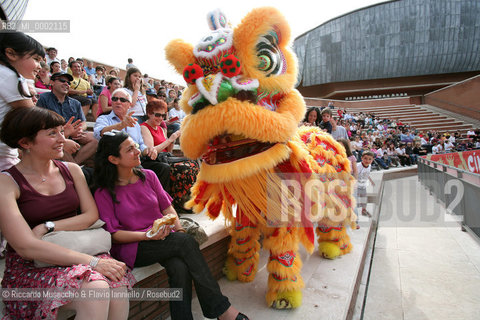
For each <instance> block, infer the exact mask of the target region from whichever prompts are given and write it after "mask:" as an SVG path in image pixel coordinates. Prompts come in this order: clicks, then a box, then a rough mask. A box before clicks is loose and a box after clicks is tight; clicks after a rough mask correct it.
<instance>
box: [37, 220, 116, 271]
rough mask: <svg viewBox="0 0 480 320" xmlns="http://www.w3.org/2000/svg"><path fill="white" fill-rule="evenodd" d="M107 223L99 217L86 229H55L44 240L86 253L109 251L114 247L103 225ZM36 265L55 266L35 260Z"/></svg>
mask: <svg viewBox="0 0 480 320" xmlns="http://www.w3.org/2000/svg"><path fill="white" fill-rule="evenodd" d="M104 224H105V222H103V221H102V220H100V219H98V220H97V221H95V223H94V224H92V225H91V226H90V227H88V228H87V229H85V230H78V231H53V232H50V233H47V234H45V235H44V236H43V237H42V240H44V241H48V242H51V243H55V244H58V245H59V246H62V247H64V248H67V249H70V250H73V251H77V252H81V253H86V254H89V255H92V256H95V255H98V254H100V253H108V252H109V251H110V248H111V247H112V236H111V235H110V232H108V231H105V230H104V229H103V228H102V226H103V225H104ZM34 263H35V267H37V268H44V267H51V266H55V265H53V264H49V263H45V262H42V261H37V260H35V261H34Z"/></svg>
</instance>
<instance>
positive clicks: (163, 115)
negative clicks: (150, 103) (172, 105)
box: [153, 113, 167, 119]
mask: <svg viewBox="0 0 480 320" xmlns="http://www.w3.org/2000/svg"><path fill="white" fill-rule="evenodd" d="M153 115H154V116H155V117H157V118H160V117H162V118H163V119H167V114H166V113H154V114H153Z"/></svg>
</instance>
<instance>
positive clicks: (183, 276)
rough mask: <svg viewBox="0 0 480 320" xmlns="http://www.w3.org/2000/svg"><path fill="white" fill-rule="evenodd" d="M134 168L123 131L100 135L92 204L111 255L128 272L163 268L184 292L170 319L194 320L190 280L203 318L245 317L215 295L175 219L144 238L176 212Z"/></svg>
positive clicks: (134, 152) (153, 179)
mask: <svg viewBox="0 0 480 320" xmlns="http://www.w3.org/2000/svg"><path fill="white" fill-rule="evenodd" d="M139 166H140V150H138V149H137V145H136V144H135V142H134V141H133V140H132V138H130V137H129V136H128V134H127V133H126V132H124V131H109V132H105V133H104V134H103V137H102V138H101V139H100V141H99V143H98V149H97V153H96V155H95V174H94V179H95V183H96V186H97V187H98V189H97V191H96V192H95V201H96V202H97V206H98V210H99V213H100V217H101V218H102V220H103V221H105V226H104V228H105V229H106V230H107V231H109V232H110V233H111V234H112V239H113V242H114V245H113V246H112V250H111V253H112V255H113V256H114V257H117V258H118V259H120V260H123V261H124V262H125V263H126V264H127V265H128V266H129V267H131V268H133V267H143V266H147V265H151V264H154V263H160V264H161V265H163V266H164V267H165V269H166V271H167V274H168V282H169V284H170V288H182V289H183V297H182V298H183V299H182V300H181V301H170V311H171V318H172V319H173V320H177V319H182V320H184V319H186V320H188V319H193V317H192V311H191V300H192V281H193V283H194V284H195V291H196V293H197V297H198V300H199V302H200V305H201V307H202V311H203V313H204V315H205V316H206V317H207V318H217V317H218V318H220V319H237V320H242V319H248V318H247V317H246V316H244V315H242V314H240V313H239V312H238V311H237V310H236V309H235V308H233V307H232V306H231V304H230V302H229V301H228V298H227V297H225V296H224V295H223V294H222V293H221V292H220V288H219V286H218V284H217V281H216V280H215V279H214V278H213V276H212V274H211V272H210V269H209V268H208V265H207V263H206V261H205V258H204V257H203V255H202V253H201V252H200V249H199V247H198V243H197V242H196V241H195V239H194V238H193V237H192V236H190V235H189V234H187V233H185V230H184V229H182V227H181V225H180V222H179V220H178V218H177V219H176V220H175V223H174V225H173V230H172V229H171V228H169V227H167V228H163V229H160V231H159V232H158V233H157V234H156V235H153V236H152V237H148V236H147V231H148V230H149V229H150V228H151V227H152V224H153V222H154V221H155V220H156V219H158V218H161V217H162V216H163V215H166V214H174V215H177V213H176V211H175V209H173V207H172V205H171V198H170V196H169V195H168V194H167V193H166V192H165V191H164V190H163V188H162V186H161V184H160V182H159V181H158V178H157V176H156V175H155V174H154V173H153V172H152V171H150V170H144V169H141V168H139Z"/></svg>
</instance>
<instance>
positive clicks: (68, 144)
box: [63, 139, 80, 154]
mask: <svg viewBox="0 0 480 320" xmlns="http://www.w3.org/2000/svg"><path fill="white" fill-rule="evenodd" d="M79 149H80V145H79V144H78V143H76V142H75V141H73V140H70V139H66V140H65V142H64V143H63V151H65V152H66V153H68V154H74V153H75V152H77V151H78V150H79Z"/></svg>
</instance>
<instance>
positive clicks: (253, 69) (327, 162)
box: [166, 8, 355, 309]
mask: <svg viewBox="0 0 480 320" xmlns="http://www.w3.org/2000/svg"><path fill="white" fill-rule="evenodd" d="M207 20H208V23H209V25H210V29H211V31H210V33H208V34H206V35H205V36H204V37H203V38H202V39H201V41H200V42H199V43H198V44H197V45H196V46H193V45H191V44H188V43H185V42H184V41H182V40H172V41H171V42H170V43H169V44H168V45H167V47H166V56H167V59H168V60H169V62H170V63H171V64H172V65H173V66H174V68H175V69H176V70H177V72H179V73H181V74H183V76H184V78H185V80H186V81H187V83H188V84H189V85H188V88H187V89H186V90H185V92H184V94H183V96H182V100H181V101H180V103H181V105H182V107H183V109H184V110H185V111H186V113H187V114H188V115H187V117H186V118H185V119H184V121H183V123H182V135H181V140H180V144H181V147H182V150H183V152H184V154H185V155H186V156H187V157H189V158H192V159H198V158H202V160H203V161H202V165H201V168H200V172H199V174H198V177H197V182H196V183H195V185H194V186H193V187H192V189H191V193H192V198H191V199H190V201H189V202H187V206H188V207H191V208H193V210H194V211H195V212H202V211H205V212H206V214H207V215H208V216H209V217H210V218H211V219H215V218H217V217H218V216H219V215H220V214H223V215H224V216H225V218H226V221H227V225H228V227H229V231H230V235H231V243H230V246H229V251H228V258H227V261H226V264H225V268H224V272H225V274H226V276H227V278H228V279H229V280H236V279H237V280H239V281H243V282H249V281H252V280H253V279H254V277H255V274H256V272H257V267H258V260H259V253H258V251H259V249H260V243H259V239H260V235H261V234H263V247H264V248H265V249H267V250H269V251H270V258H269V262H268V265H267V270H268V272H269V279H268V290H267V294H266V300H267V304H268V305H269V306H271V307H273V308H278V309H283V308H295V307H298V306H300V305H301V300H302V293H301V289H302V288H303V287H304V283H303V280H302V277H301V275H300V271H301V267H302V262H301V260H300V256H299V254H298V245H299V243H302V244H303V246H304V247H305V248H306V249H307V251H308V252H309V253H312V252H313V250H314V241H315V233H314V231H315V227H314V224H315V223H317V227H316V231H317V235H318V243H319V253H320V255H321V256H323V257H326V258H331V259H333V258H335V257H337V256H339V255H342V254H345V253H347V252H349V251H350V250H351V248H352V246H351V244H350V239H349V237H348V235H347V233H346V226H347V225H351V226H354V225H355V214H354V213H353V200H352V196H351V195H352V187H351V182H352V179H353V178H352V177H351V175H350V162H349V161H348V159H347V157H346V154H345V149H343V146H341V145H340V144H339V143H337V142H336V141H335V140H333V139H332V137H331V136H330V135H329V134H327V133H324V132H322V131H320V130H319V129H318V128H313V127H301V128H298V123H299V122H300V121H301V120H302V118H303V116H304V114H305V102H304V100H303V98H302V96H301V95H300V93H299V92H298V91H297V90H295V89H294V85H295V82H296V77H297V64H296V57H295V55H294V54H293V52H292V51H291V49H290V48H289V41H290V29H289V26H288V24H287V22H286V20H285V18H284V17H283V16H282V15H281V14H280V13H279V12H278V11H277V10H276V9H274V8H259V9H255V10H253V11H252V12H250V13H249V14H248V15H247V16H246V17H245V18H244V19H243V21H242V22H241V23H240V25H238V26H237V27H236V28H235V29H231V28H230V27H229V25H228V23H227V20H226V18H225V16H224V15H223V13H222V12H221V11H218V10H217V11H214V12H212V13H210V14H209V15H208V19H207ZM286 181H287V182H288V183H286ZM285 199H287V200H288V201H286V200H285Z"/></svg>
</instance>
